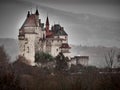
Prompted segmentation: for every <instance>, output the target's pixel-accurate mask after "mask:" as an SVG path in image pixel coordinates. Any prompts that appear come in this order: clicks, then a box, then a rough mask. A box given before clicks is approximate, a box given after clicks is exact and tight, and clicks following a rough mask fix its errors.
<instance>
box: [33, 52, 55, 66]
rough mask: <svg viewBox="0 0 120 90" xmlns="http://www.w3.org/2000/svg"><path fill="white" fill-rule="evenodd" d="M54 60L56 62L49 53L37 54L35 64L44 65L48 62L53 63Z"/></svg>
mask: <svg viewBox="0 0 120 90" xmlns="http://www.w3.org/2000/svg"><path fill="white" fill-rule="evenodd" d="M53 60H54V58H53V57H52V56H51V55H50V54H48V53H44V52H37V53H36V54H35V62H36V63H42V64H44V63H47V62H49V61H53Z"/></svg>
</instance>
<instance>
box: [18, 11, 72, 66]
mask: <svg viewBox="0 0 120 90" xmlns="http://www.w3.org/2000/svg"><path fill="white" fill-rule="evenodd" d="M49 27H50V24H49V18H48V17H47V19H46V24H45V26H44V23H41V19H39V12H38V10H36V12H35V13H34V14H30V12H29V11H28V14H27V18H26V20H25V22H24V23H23V25H22V27H21V28H20V29H19V35H18V40H19V55H20V56H24V57H25V58H26V59H27V60H29V62H30V64H31V65H34V64H35V63H34V61H35V53H36V52H37V51H41V52H46V53H49V54H51V55H52V56H53V57H55V56H57V55H58V54H59V52H63V54H64V55H65V56H68V57H69V54H70V52H69V49H70V46H69V44H68V34H67V33H66V32H65V30H64V28H63V27H61V26H60V25H59V24H54V25H53V26H52V28H51V30H50V29H49Z"/></svg>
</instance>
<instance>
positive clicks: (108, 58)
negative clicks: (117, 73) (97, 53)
mask: <svg viewBox="0 0 120 90" xmlns="http://www.w3.org/2000/svg"><path fill="white" fill-rule="evenodd" d="M115 60H116V51H115V49H110V50H109V51H108V52H107V53H106V54H105V62H106V64H107V67H108V68H111V69H112V68H113V66H114V63H115Z"/></svg>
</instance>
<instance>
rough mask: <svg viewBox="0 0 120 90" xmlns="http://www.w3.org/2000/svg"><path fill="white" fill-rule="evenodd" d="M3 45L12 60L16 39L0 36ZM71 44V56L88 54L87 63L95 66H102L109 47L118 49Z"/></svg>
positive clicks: (16, 54)
mask: <svg viewBox="0 0 120 90" xmlns="http://www.w3.org/2000/svg"><path fill="white" fill-rule="evenodd" d="M1 45H4V47H5V50H6V52H7V54H8V55H9V56H10V61H11V62H13V61H15V60H16V58H17V56H18V51H19V49H18V40H16V39H11V38H0V46H1ZM70 46H71V50H70V51H71V56H75V55H81V56H82V55H83V56H89V59H90V60H89V65H94V66H97V67H104V66H105V65H106V62H105V54H106V53H107V51H108V50H110V49H111V48H114V49H115V50H116V51H117V52H119V51H120V49H119V48H116V47H104V46H82V45H70Z"/></svg>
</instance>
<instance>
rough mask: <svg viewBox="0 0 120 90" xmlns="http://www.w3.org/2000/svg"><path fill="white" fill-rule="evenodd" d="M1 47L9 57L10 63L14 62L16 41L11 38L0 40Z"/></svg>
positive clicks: (16, 47) (16, 51)
mask: <svg viewBox="0 0 120 90" xmlns="http://www.w3.org/2000/svg"><path fill="white" fill-rule="evenodd" d="M2 45H3V46H4V48H5V50H6V53H7V54H8V55H9V56H10V59H11V62H12V61H15V60H16V58H17V55H18V41H17V40H16V39H11V38H0V46H2Z"/></svg>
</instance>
